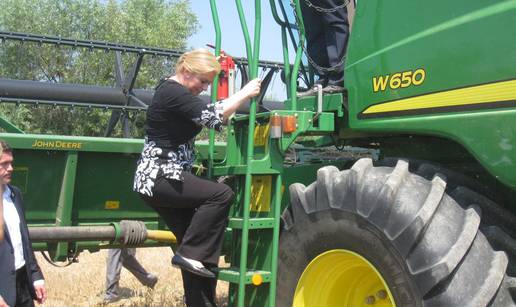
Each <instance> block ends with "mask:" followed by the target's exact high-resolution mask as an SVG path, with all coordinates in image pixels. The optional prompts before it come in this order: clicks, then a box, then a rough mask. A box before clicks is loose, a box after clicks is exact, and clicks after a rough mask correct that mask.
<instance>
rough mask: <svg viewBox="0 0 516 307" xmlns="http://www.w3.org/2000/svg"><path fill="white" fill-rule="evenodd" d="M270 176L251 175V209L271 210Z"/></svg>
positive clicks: (259, 210) (255, 210)
mask: <svg viewBox="0 0 516 307" xmlns="http://www.w3.org/2000/svg"><path fill="white" fill-rule="evenodd" d="M271 183H272V176H270V175H266V176H253V179H252V183H251V208H250V210H251V211H254V212H269V211H271Z"/></svg>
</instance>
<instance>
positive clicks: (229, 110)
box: [221, 78, 262, 122]
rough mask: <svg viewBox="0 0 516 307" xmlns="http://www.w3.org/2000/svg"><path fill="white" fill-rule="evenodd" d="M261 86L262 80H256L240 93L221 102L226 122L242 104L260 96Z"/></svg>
mask: <svg viewBox="0 0 516 307" xmlns="http://www.w3.org/2000/svg"><path fill="white" fill-rule="evenodd" d="M261 85H262V80H260V79H258V78H256V79H254V80H251V81H250V82H249V83H247V84H246V85H245V86H244V87H243V88H242V89H241V90H240V91H238V92H236V93H235V94H233V95H231V96H230V97H228V98H226V99H224V100H223V101H222V102H221V105H222V110H223V111H222V114H223V118H224V122H226V121H227V120H228V118H229V117H230V116H231V115H232V114H233V113H235V111H236V110H237V109H238V107H239V106H240V105H241V104H243V103H244V102H246V101H247V100H249V99H251V98H253V97H255V96H258V94H259V93H260V88H261Z"/></svg>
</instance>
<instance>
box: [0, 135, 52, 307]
mask: <svg viewBox="0 0 516 307" xmlns="http://www.w3.org/2000/svg"><path fill="white" fill-rule="evenodd" d="M0 145H1V146H2V148H3V152H2V154H1V156H0V174H3V176H0V179H1V182H0V184H1V185H2V188H3V189H2V190H3V193H2V196H3V199H2V200H3V215H4V222H5V226H4V240H3V241H1V242H0V276H1V277H0V307H4V306H10V307H14V306H16V307H18V306H23V307H25V306H34V301H33V300H37V301H38V303H40V304H42V303H43V302H44V301H45V299H46V297H47V292H46V289H45V286H44V279H43V274H42V273H41V270H40V268H39V266H38V263H37V261H36V258H35V257H34V252H33V250H32V246H31V243H30V241H29V230H28V228H27V222H26V221H25V212H24V210H23V205H22V196H21V192H20V190H19V189H18V188H17V187H15V186H12V185H9V183H10V182H11V175H12V173H13V166H12V162H13V152H12V148H11V147H10V146H9V144H7V143H6V142H5V141H2V140H0Z"/></svg>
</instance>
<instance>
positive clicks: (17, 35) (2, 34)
mask: <svg viewBox="0 0 516 307" xmlns="http://www.w3.org/2000/svg"><path fill="white" fill-rule="evenodd" d="M0 40H1V41H5V40H18V41H22V42H32V43H38V44H54V45H62V46H70V47H73V48H77V47H81V48H89V49H91V50H93V49H100V50H107V51H120V52H128V53H139V54H148V55H152V56H166V57H174V58H178V57H180V56H181V54H183V53H184V52H185V50H179V49H166V48H156V47H148V46H137V45H129V44H117V43H110V42H106V41H98V40H81V39H71V38H63V37H59V36H50V35H37V34H30V33H21V32H7V31H0ZM233 60H234V61H235V62H236V63H237V64H243V65H249V62H248V60H247V59H246V58H243V57H234V58H233ZM258 66H259V67H263V68H271V67H277V68H283V66H284V65H283V63H281V62H276V61H259V62H258Z"/></svg>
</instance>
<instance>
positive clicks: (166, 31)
mask: <svg viewBox="0 0 516 307" xmlns="http://www.w3.org/2000/svg"><path fill="white" fill-rule="evenodd" d="M0 7H2V10H0V29H1V30H3V31H13V32H27V33H33V34H41V35H52V36H61V37H66V38H75V39H84V40H103V41H109V42H117V43H124V44H134V45H140V46H152V47H160V48H174V49H185V48H186V42H187V39H188V37H189V36H190V35H192V34H193V33H195V31H197V29H198V27H199V23H198V21H197V17H196V16H195V15H194V14H193V13H192V12H191V8H190V2H189V1H187V0H171V1H165V0H121V1H117V0H107V1H102V0H0ZM114 59H115V54H114V53H113V52H107V53H106V52H104V51H101V50H89V49H84V48H76V49H75V48H71V47H63V46H54V45H48V44H43V45H38V44H35V43H20V42H16V41H6V42H4V43H3V44H2V45H1V46H0V77H2V78H11V79H20V80H34V81H47V82H62V83H79V84H89V85H98V86H114V84H115V70H114V65H115V64H114V61H115V60H114ZM135 60H136V55H134V54H123V55H122V62H123V64H124V67H125V70H126V71H127V70H128V68H129V67H130V66H131V65H132V63H133V62H134V61H135ZM173 62H174V61H173V59H167V58H164V57H151V56H145V57H144V61H143V63H142V65H141V68H140V72H139V74H138V78H137V80H136V84H135V88H147V89H150V88H153V86H154V85H155V84H156V82H157V80H159V78H160V77H162V76H164V75H166V74H168V73H170V71H171V69H172V65H173ZM0 107H1V109H0V110H1V111H3V113H4V115H7V118H8V119H9V120H11V121H12V122H13V123H15V124H16V125H17V126H19V127H20V128H22V129H23V130H25V131H29V132H33V133H45V134H71V135H101V134H102V132H103V131H104V129H105V127H106V123H107V119H108V118H109V115H110V114H109V112H105V111H98V110H88V111H87V112H84V111H82V110H77V109H70V108H47V107H39V108H31V107H14V106H5V105H2V106H0ZM19 108H22V109H19ZM136 121H138V122H141V121H142V120H141V115H140V116H137V119H136ZM137 134H141V130H140V132H139V133H137Z"/></svg>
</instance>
